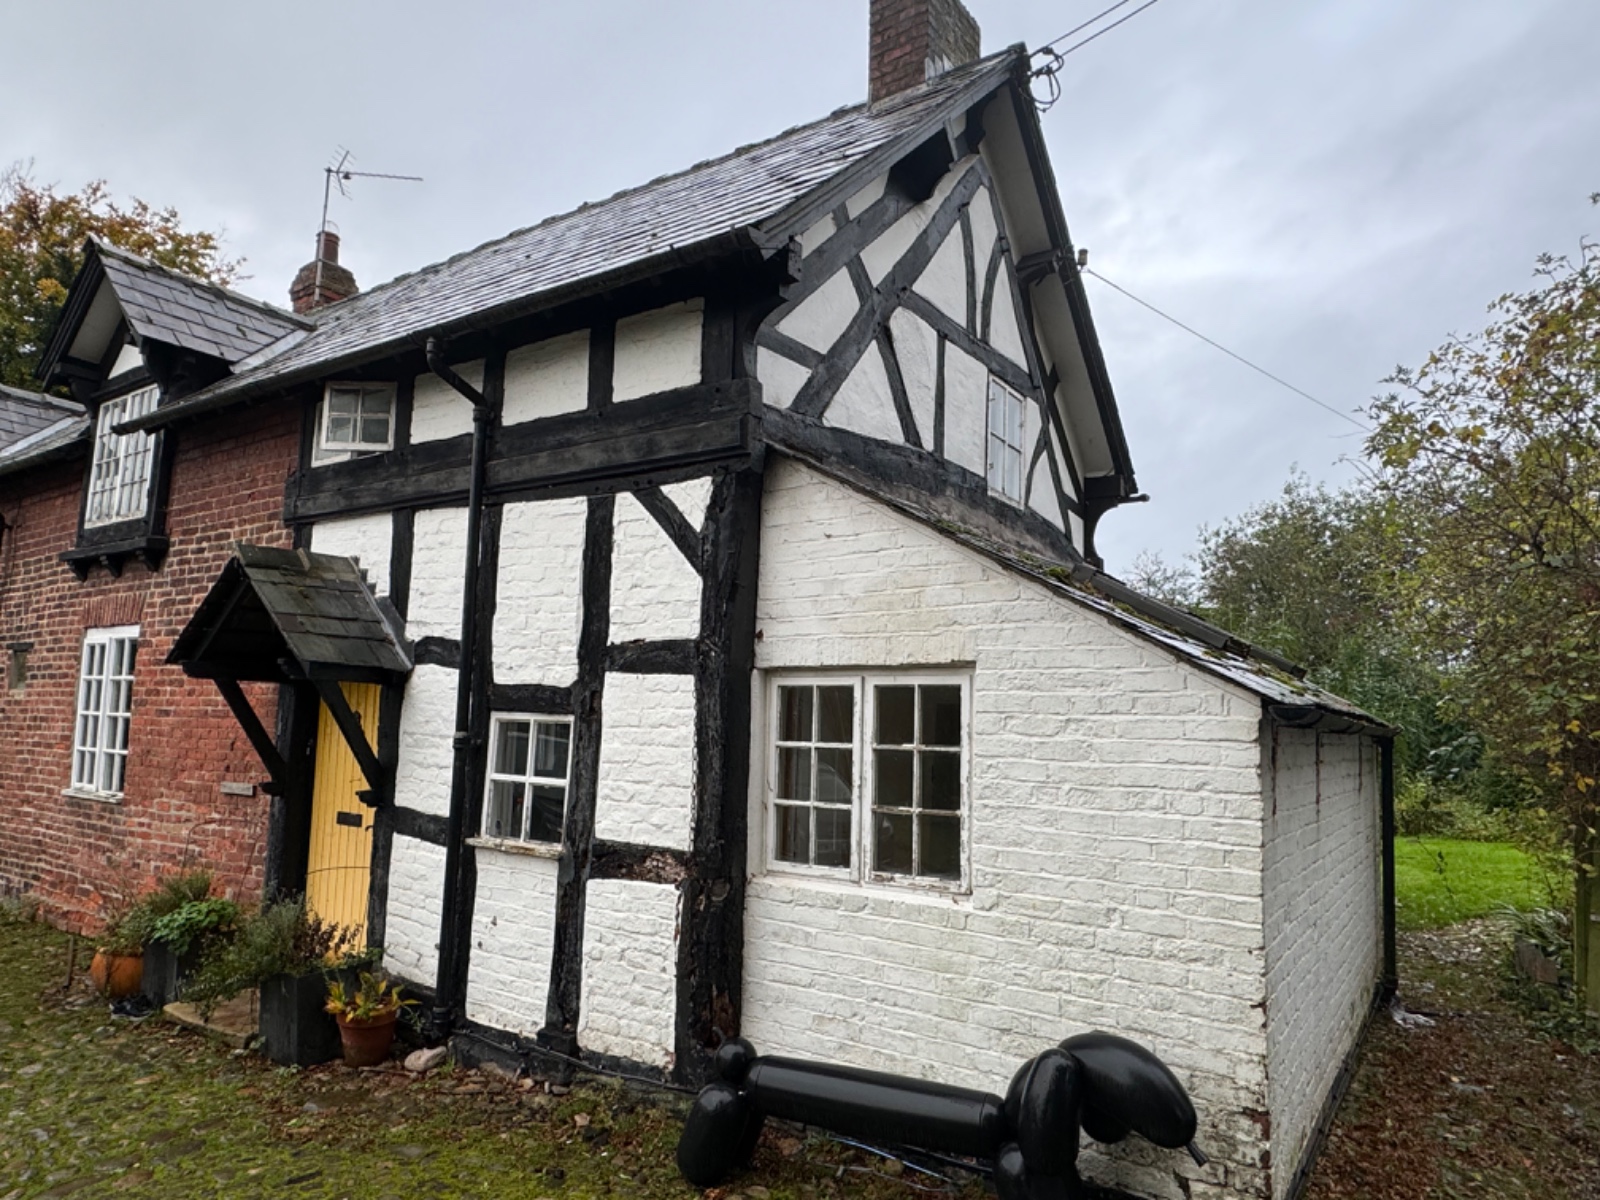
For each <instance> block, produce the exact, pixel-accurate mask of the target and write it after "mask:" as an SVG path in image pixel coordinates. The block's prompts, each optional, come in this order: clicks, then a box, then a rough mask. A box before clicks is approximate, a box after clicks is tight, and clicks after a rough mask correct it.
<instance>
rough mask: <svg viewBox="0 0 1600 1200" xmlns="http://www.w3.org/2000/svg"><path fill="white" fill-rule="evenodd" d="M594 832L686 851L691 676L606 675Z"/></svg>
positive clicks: (690, 811)
mask: <svg viewBox="0 0 1600 1200" xmlns="http://www.w3.org/2000/svg"><path fill="white" fill-rule="evenodd" d="M602 713H603V716H602V720H601V727H600V728H601V732H600V775H599V780H598V788H597V794H596V797H595V822H594V825H595V836H596V837H599V838H605V839H607V840H609V841H617V842H632V843H634V844H637V845H646V846H667V847H670V848H672V849H676V850H687V849H688V848H689V845H690V838H691V834H692V830H693V823H694V741H695V735H694V729H695V721H694V677H693V676H691V675H622V674H618V673H616V672H611V673H608V674H607V675H606V682H605V698H604V702H603V707H602Z"/></svg>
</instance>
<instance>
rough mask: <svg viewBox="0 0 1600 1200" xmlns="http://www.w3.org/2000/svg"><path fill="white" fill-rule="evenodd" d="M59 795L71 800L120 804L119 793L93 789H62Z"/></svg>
mask: <svg viewBox="0 0 1600 1200" xmlns="http://www.w3.org/2000/svg"><path fill="white" fill-rule="evenodd" d="M61 794H62V795H63V796H66V797H67V798H68V799H71V800H97V801H99V802H100V803H101V804H121V803H122V793H121V792H97V791H95V790H94V789H93V788H83V787H69V788H62V789H61Z"/></svg>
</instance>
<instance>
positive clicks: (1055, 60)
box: [1028, 0, 1161, 112]
mask: <svg viewBox="0 0 1600 1200" xmlns="http://www.w3.org/2000/svg"><path fill="white" fill-rule="evenodd" d="M1160 2H1161V0H1145V2H1144V3H1143V4H1141V5H1140V6H1139V7H1138V8H1136V9H1134V10H1133V11H1132V12H1131V13H1127V14H1125V15H1124V16H1121V17H1118V18H1117V19H1116V20H1115V21H1113V22H1111V24H1109V25H1105V26H1102V27H1101V28H1099V29H1096V30H1095V31H1094V32H1093V33H1091V34H1090V35H1089V36H1088V37H1086V38H1084V39H1082V40H1081V41H1077V42H1073V43H1072V45H1070V46H1068V47H1067V48H1066V49H1065V50H1057V49H1056V47H1057V46H1058V45H1060V44H1061V43H1062V42H1064V41H1066V40H1067V39H1068V38H1070V37H1072V36H1073V35H1074V34H1078V33H1082V32H1083V31H1084V30H1085V29H1088V28H1089V27H1090V26H1091V25H1094V24H1096V23H1098V22H1100V21H1102V20H1104V19H1105V18H1106V17H1109V16H1110V15H1111V14H1112V13H1114V12H1116V11H1117V9H1119V8H1123V7H1125V6H1126V5H1129V4H1131V3H1133V0H1117V2H1116V3H1115V4H1113V5H1112V6H1111V7H1110V8H1105V9H1101V10H1100V11H1099V12H1097V13H1096V14H1095V15H1094V16H1092V17H1090V18H1089V19H1088V20H1087V21H1084V22H1083V23H1082V24H1079V25H1074V26H1073V27H1072V28H1071V29H1069V30H1067V31H1066V32H1065V33H1063V34H1062V35H1061V36H1060V37H1058V38H1054V39H1053V40H1051V41H1048V42H1046V43H1045V44H1044V45H1042V46H1040V47H1039V48H1038V49H1037V50H1035V51H1034V52H1033V53H1032V54H1030V55H1029V56H1028V57H1029V58H1041V57H1042V58H1043V59H1044V60H1045V61H1044V62H1042V63H1040V64H1039V65H1038V66H1037V67H1035V68H1034V69H1033V78H1035V79H1039V78H1043V79H1044V80H1045V82H1046V85H1047V86H1048V87H1049V89H1050V94H1049V96H1048V97H1047V98H1046V99H1044V100H1039V99H1037V98H1035V100H1034V103H1035V104H1037V105H1038V106H1039V111H1040V112H1048V111H1049V110H1050V108H1051V107H1052V106H1053V105H1054V104H1055V102H1056V101H1057V100H1059V99H1061V81H1060V80H1059V79H1057V78H1056V72H1057V71H1059V70H1060V69H1061V64H1062V62H1063V60H1064V59H1065V58H1066V57H1067V55H1069V54H1072V53H1074V52H1076V51H1078V50H1082V49H1083V48H1084V47H1085V46H1087V45H1088V44H1089V43H1090V42H1092V41H1094V40H1095V39H1096V38H1099V37H1103V36H1105V35H1106V34H1108V33H1110V32H1111V31H1112V30H1113V29H1115V28H1116V27H1117V26H1118V25H1123V24H1126V23H1127V22H1129V21H1131V20H1133V19H1134V18H1135V17H1137V16H1138V15H1139V14H1140V13H1142V12H1144V10H1145V9H1147V8H1154V7H1155V6H1156V5H1157V4H1159V3H1160Z"/></svg>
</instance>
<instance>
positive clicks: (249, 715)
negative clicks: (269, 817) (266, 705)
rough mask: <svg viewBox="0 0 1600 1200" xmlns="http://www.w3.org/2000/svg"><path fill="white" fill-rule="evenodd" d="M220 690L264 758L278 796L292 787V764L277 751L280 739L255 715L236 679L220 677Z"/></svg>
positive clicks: (240, 724)
mask: <svg viewBox="0 0 1600 1200" xmlns="http://www.w3.org/2000/svg"><path fill="white" fill-rule="evenodd" d="M215 682H216V685H217V690H218V691H219V692H221V693H222V698H223V700H225V701H227V704H228V708H229V709H230V710H231V711H232V713H233V719H234V720H235V721H237V722H239V728H240V729H242V730H244V735H245V737H247V738H249V739H250V745H251V747H252V748H253V749H254V750H255V752H256V756H257V757H258V758H260V759H261V765H262V766H264V767H266V769H267V774H268V775H269V776H271V778H272V783H271V784H270V786H269V787H268V789H267V790H268V791H270V792H271V793H272V794H273V795H275V796H281V795H283V794H284V793H285V792H287V791H288V790H289V785H290V778H289V764H288V763H286V762H284V761H283V756H282V755H281V754H279V753H278V746H277V743H276V742H274V741H273V739H272V735H271V734H269V733H268V732H267V730H266V727H265V726H264V725H262V724H261V718H260V717H258V716H257V715H256V710H255V709H254V708H252V707H251V705H250V699H249V697H248V696H246V695H245V694H244V689H243V688H241V687H240V686H239V681H238V680H236V679H217V680H216V681H215Z"/></svg>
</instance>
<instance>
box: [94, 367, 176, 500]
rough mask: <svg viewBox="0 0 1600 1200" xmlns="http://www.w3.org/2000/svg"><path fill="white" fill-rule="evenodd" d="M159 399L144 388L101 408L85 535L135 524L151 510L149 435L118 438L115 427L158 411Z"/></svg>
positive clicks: (153, 391)
mask: <svg viewBox="0 0 1600 1200" xmlns="http://www.w3.org/2000/svg"><path fill="white" fill-rule="evenodd" d="M159 395H160V389H159V388H155V387H145V388H140V389H139V390H138V391H136V392H129V393H128V394H127V395H125V396H118V397H116V398H115V399H113V400H107V401H106V402H105V403H104V404H102V405H101V406H100V415H99V417H98V418H97V420H96V422H95V434H94V459H93V461H92V463H91V464H90V467H89V495H88V499H87V501H86V503H85V505H84V510H83V526H84V528H85V529H89V528H93V527H95V526H98V525H114V524H116V523H117V522H118V521H129V520H133V519H134V518H136V517H142V516H144V515H145V512H146V510H147V509H148V508H149V506H150V464H151V460H152V458H153V457H154V456H153V453H152V449H153V444H154V441H155V439H154V438H152V437H151V436H150V435H149V434H148V433H117V432H116V427H117V426H118V425H120V424H122V423H123V422H124V421H131V420H133V419H134V418H135V417H142V416H144V415H145V414H146V413H149V412H152V411H154V409H155V407H156V400H157V398H158V397H159Z"/></svg>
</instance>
